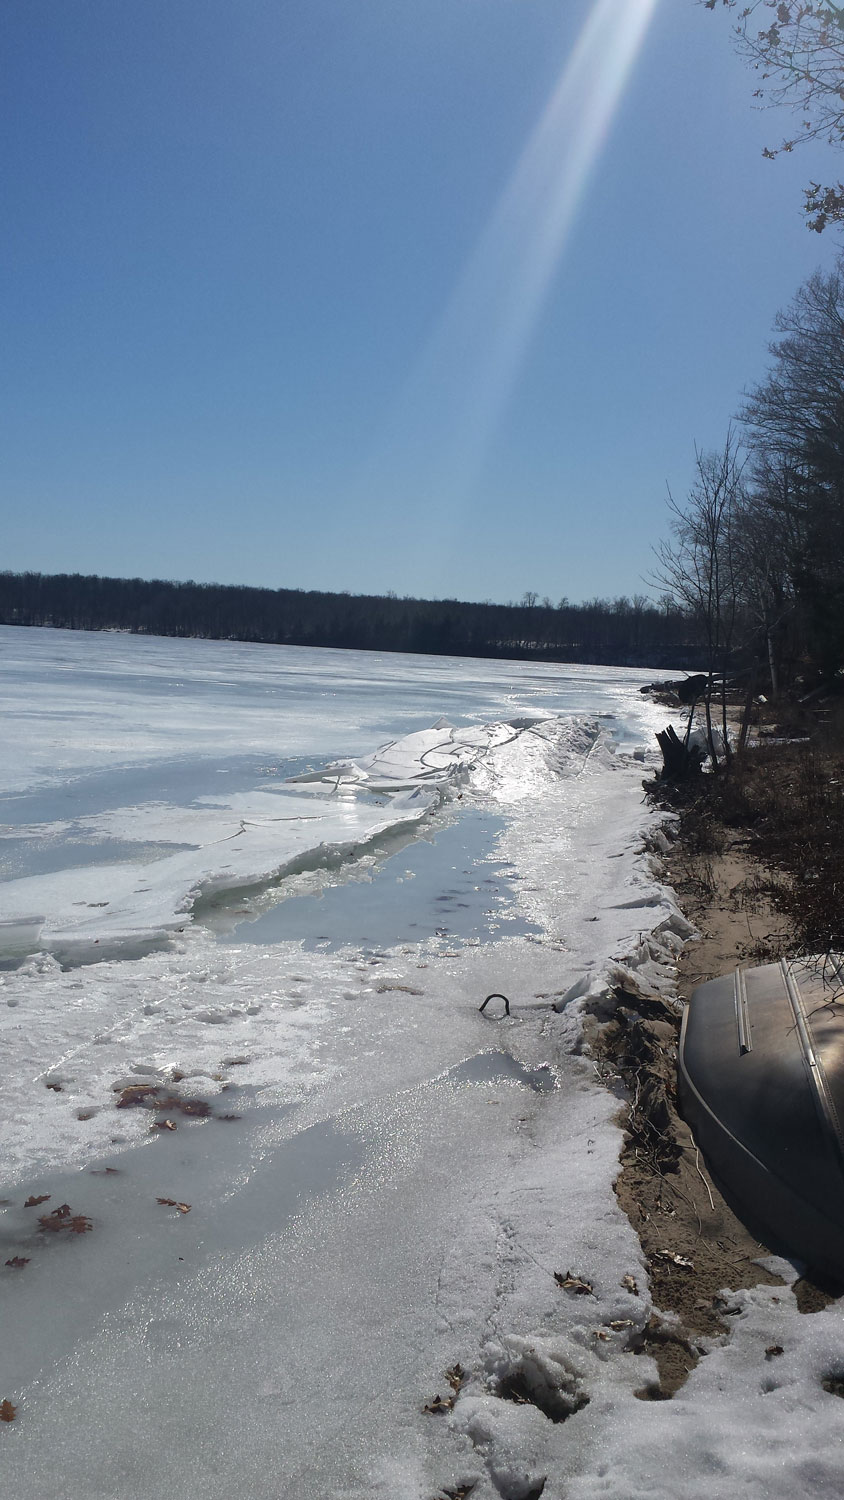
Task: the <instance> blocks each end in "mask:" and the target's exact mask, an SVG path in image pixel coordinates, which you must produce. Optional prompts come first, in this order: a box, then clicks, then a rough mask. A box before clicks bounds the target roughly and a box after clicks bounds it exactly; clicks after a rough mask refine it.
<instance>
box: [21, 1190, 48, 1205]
mask: <svg viewBox="0 0 844 1500" xmlns="http://www.w3.org/2000/svg"><path fill="white" fill-rule="evenodd" d="M49 1196H50V1194H49V1193H38V1194H37V1195H36V1194H35V1193H33V1195H32V1197H31V1198H27V1200H26V1202H25V1204H24V1208H35V1206H36V1204H38V1203H46V1202H47V1199H48V1198H49Z"/></svg>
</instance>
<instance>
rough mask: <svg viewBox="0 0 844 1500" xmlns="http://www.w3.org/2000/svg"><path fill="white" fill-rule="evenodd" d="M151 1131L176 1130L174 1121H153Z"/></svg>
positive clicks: (176, 1126)
mask: <svg viewBox="0 0 844 1500" xmlns="http://www.w3.org/2000/svg"><path fill="white" fill-rule="evenodd" d="M152 1128H153V1130H178V1128H179V1127H178V1125H177V1124H176V1121H175V1120H153V1122H152Z"/></svg>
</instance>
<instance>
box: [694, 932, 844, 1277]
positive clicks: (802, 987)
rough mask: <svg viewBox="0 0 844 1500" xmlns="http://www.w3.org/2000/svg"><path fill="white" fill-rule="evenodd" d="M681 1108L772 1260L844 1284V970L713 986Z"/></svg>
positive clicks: (811, 962)
mask: <svg viewBox="0 0 844 1500" xmlns="http://www.w3.org/2000/svg"><path fill="white" fill-rule="evenodd" d="M678 1093H679V1101H680V1109H681V1112H682V1114H683V1116H684V1118H685V1119H686V1120H687V1122H688V1124H689V1125H690V1126H691V1128H692V1131H693V1132H694V1135H695V1139H696V1141H697V1144H698V1145H699V1146H700V1148H701V1150H702V1151H703V1154H704V1156H705V1158H706V1161H707V1165H708V1166H709V1168H710V1171H711V1172H712V1176H713V1177H714V1178H715V1180H716V1181H717V1182H718V1186H719V1187H720V1188H721V1190H722V1191H723V1194H724V1197H725V1198H726V1200H727V1202H728V1203H729V1204H730V1206H731V1207H732V1208H733V1209H734V1210H735V1212H736V1214H737V1215H738V1217H739V1218H741V1219H742V1220H743V1221H744V1223H745V1224H747V1226H748V1228H749V1229H750V1230H751V1231H752V1232H753V1233H754V1234H755V1235H756V1236H757V1237H758V1238H760V1239H762V1240H763V1241H764V1242H765V1243H766V1244H767V1245H769V1246H770V1248H771V1249H772V1250H777V1251H778V1252H779V1253H781V1254H784V1255H786V1256H788V1257H789V1258H791V1259H796V1260H800V1261H803V1262H805V1263H806V1265H807V1266H808V1267H809V1268H811V1270H812V1271H813V1272H815V1273H816V1274H818V1275H820V1276H822V1277H825V1278H826V1279H828V1280H831V1281H833V1282H835V1283H836V1284H839V1285H840V1284H844V961H842V958H841V957H840V956H836V957H831V956H829V955H826V956H825V957H818V958H809V959H801V960H799V961H798V960H791V961H785V960H783V961H782V962H781V963H776V964H765V965H763V966H762V967H760V968H755V969H737V970H736V972H735V974H733V975H727V976H725V977H724V978H722V979H713V980H710V982H709V983H708V984H703V985H700V987H699V988H698V989H696V990H695V991H694V993H693V995H692V998H691V1000H690V1002H689V1005H688V1007H687V1009H686V1013H685V1015H684V1017H683V1027H682V1032H681V1036H680V1057H679V1088H678Z"/></svg>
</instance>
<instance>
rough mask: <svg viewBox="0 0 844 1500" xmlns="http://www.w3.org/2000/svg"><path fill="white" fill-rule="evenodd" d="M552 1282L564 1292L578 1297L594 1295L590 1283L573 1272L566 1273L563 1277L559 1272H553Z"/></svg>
mask: <svg viewBox="0 0 844 1500" xmlns="http://www.w3.org/2000/svg"><path fill="white" fill-rule="evenodd" d="M554 1280H555V1281H556V1283H557V1285H558V1286H561V1287H562V1288H563V1289H564V1291H567V1292H574V1293H575V1294H576V1295H577V1296H578V1297H591V1296H593V1295H594V1289H593V1286H592V1283H591V1281H587V1280H586V1278H585V1277H583V1276H577V1275H576V1274H575V1272H574V1271H566V1274H565V1276H563V1275H562V1273H561V1272H560V1271H555V1272H554Z"/></svg>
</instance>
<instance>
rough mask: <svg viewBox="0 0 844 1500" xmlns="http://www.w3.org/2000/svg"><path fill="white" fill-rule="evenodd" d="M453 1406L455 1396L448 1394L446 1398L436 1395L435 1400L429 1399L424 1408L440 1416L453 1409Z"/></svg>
mask: <svg viewBox="0 0 844 1500" xmlns="http://www.w3.org/2000/svg"><path fill="white" fill-rule="evenodd" d="M453 1406H454V1397H453V1396H446V1398H445V1400H443V1398H442V1396H435V1397H434V1399H433V1401H428V1402H427V1403H426V1404H425V1406H423V1408H422V1410H423V1411H427V1412H431V1413H432V1414H433V1415H434V1416H440V1415H441V1414H442V1413H443V1412H446V1411H451V1409H452V1407H453Z"/></svg>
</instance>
